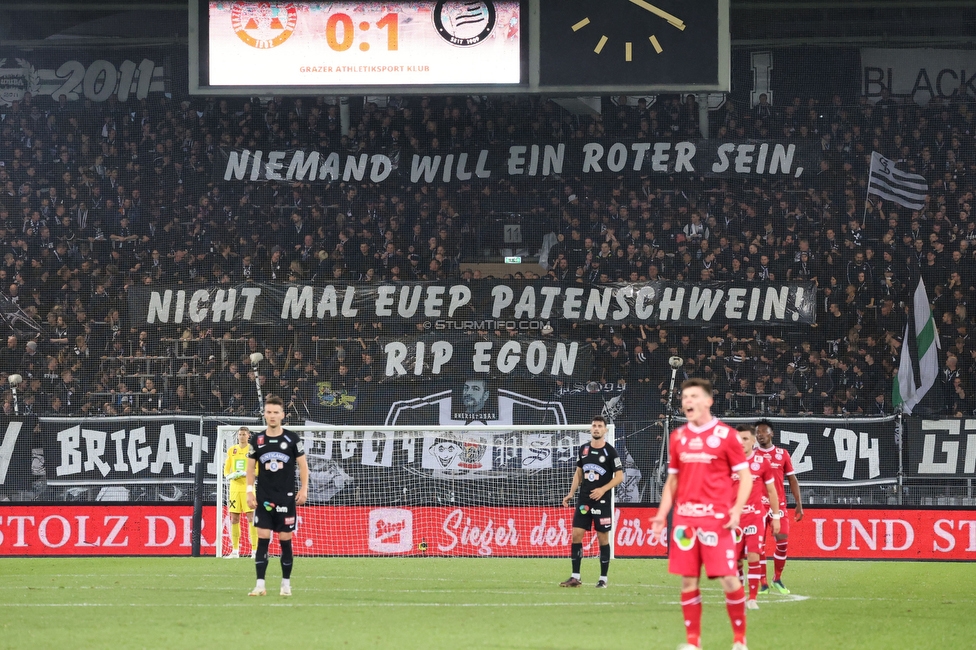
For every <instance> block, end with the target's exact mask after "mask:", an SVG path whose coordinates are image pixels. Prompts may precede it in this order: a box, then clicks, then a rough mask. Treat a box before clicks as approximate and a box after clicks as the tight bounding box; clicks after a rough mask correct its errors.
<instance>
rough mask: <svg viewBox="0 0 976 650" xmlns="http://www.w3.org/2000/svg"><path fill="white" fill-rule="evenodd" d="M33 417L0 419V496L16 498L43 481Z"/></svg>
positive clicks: (41, 451)
mask: <svg viewBox="0 0 976 650" xmlns="http://www.w3.org/2000/svg"><path fill="white" fill-rule="evenodd" d="M36 426H37V418H35V417H13V418H11V417H3V418H0V495H3V496H6V497H7V498H11V499H16V497H17V493H18V492H32V491H33V489H34V484H35V482H37V481H39V480H43V479H44V445H43V443H42V442H41V437H40V436H39V435H37V433H36V431H35V427H36Z"/></svg>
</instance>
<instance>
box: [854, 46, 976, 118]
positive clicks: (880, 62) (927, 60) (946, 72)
mask: <svg viewBox="0 0 976 650" xmlns="http://www.w3.org/2000/svg"><path fill="white" fill-rule="evenodd" d="M885 88H887V89H888V91H889V92H890V93H891V96H892V97H893V98H897V99H907V100H914V101H915V103H917V104H919V105H921V106H925V105H926V104H928V103H929V102H930V101H932V99H935V98H941V97H949V96H950V95H952V94H953V93H954V92H955V91H956V90H958V91H959V92H960V93H961V94H964V95H969V96H970V97H976V50H943V49H935V48H910V49H894V48H870V47H865V48H861V92H862V93H863V94H864V96H865V97H867V98H868V100H869V101H871V102H876V101H878V100H879V99H881V91H882V89H885Z"/></svg>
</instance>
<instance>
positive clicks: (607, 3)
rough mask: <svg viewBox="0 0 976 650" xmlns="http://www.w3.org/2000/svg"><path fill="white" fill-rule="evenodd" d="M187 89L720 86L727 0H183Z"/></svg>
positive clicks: (725, 78) (724, 83)
mask: <svg viewBox="0 0 976 650" xmlns="http://www.w3.org/2000/svg"><path fill="white" fill-rule="evenodd" d="M189 7H190V92H191V93H195V94H215V95H220V94H223V95H235V94H275V93H286V94H321V93H323V92H324V93H329V94H361V93H369V94H376V93H390V94H399V93H438V92H456V93H491V92H494V93H506V92H519V93H524V92H545V93H565V94H571V93H589V94H599V93H602V92H614V93H616V92H621V93H644V94H646V93H650V92H665V91H672V92H674V91H687V92H710V91H716V90H725V91H727V90H728V89H729V76H730V75H729V32H728V0H654V2H653V3H652V2H649V1H648V0H419V1H414V2H407V1H402V0H401V1H399V2H398V1H392V2H387V1H379V0H358V1H353V0H340V1H339V2H308V1H304V2H303V1H301V0H299V1H292V2H284V1H279V2H253V1H249V0H190V3H189Z"/></svg>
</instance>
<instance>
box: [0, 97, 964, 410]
mask: <svg viewBox="0 0 976 650" xmlns="http://www.w3.org/2000/svg"><path fill="white" fill-rule="evenodd" d="M604 106H605V107H606V108H605V110H604V112H603V115H602V116H599V115H598V116H580V115H572V114H570V113H568V112H566V111H565V110H563V109H562V108H560V107H559V106H557V105H556V104H555V103H553V102H551V101H546V100H545V99H544V98H537V97H504V98H492V97H488V98H485V97H482V98H474V97H461V98H458V97H436V98H435V97H430V98H426V97H425V98H419V97H418V98H402V99H398V98H391V99H390V101H389V103H388V104H386V105H385V106H378V105H377V104H375V103H372V102H369V101H366V102H363V103H362V105H357V106H354V107H353V111H352V112H353V121H352V124H353V126H352V127H351V128H350V129H349V130H348V131H347V132H345V133H343V132H342V129H341V128H340V116H339V107H338V106H337V105H335V104H331V103H329V102H328V101H327V100H326V99H323V98H294V99H289V98H276V99H274V100H271V101H267V100H258V99H243V98H242V99H238V100H232V99H202V98H199V99H198V98H193V99H187V100H184V101H178V100H171V99H167V98H166V97H164V96H162V95H153V96H151V97H150V98H149V99H146V100H142V101H135V100H132V101H130V102H129V103H126V104H122V103H119V102H118V101H116V99H115V97H114V96H112V97H110V98H109V101H108V102H105V103H102V104H93V103H91V102H88V101H80V102H68V101H67V100H66V99H65V98H63V97H62V98H59V99H58V101H53V100H51V99H50V98H46V97H45V98H31V97H30V96H29V95H28V96H27V97H25V99H24V100H23V101H21V102H15V103H14V104H13V105H12V106H10V107H6V108H4V109H3V110H2V113H3V115H2V117H3V119H2V122H0V250H2V260H0V287H2V292H3V294H4V295H5V297H6V298H7V299H8V300H9V301H11V302H12V303H16V305H17V306H19V308H20V309H22V310H24V311H26V312H27V313H28V314H29V315H30V316H32V317H33V318H34V319H36V321H37V322H38V323H40V324H41V325H42V327H43V328H44V329H45V332H44V334H42V335H38V336H26V337H25V336H20V337H18V336H10V338H9V339H8V341H7V345H6V347H5V348H3V349H2V350H0V371H3V372H2V374H0V381H2V384H0V389H2V390H3V406H2V408H3V410H4V412H5V413H10V412H12V409H13V395H12V393H11V391H10V387H9V385H8V383H7V375H9V374H12V373H20V374H22V375H23V376H24V378H25V383H24V385H22V386H21V387H20V390H18V399H19V401H18V405H17V406H18V408H20V409H21V410H22V411H24V410H26V411H28V412H35V413H61V414H91V415H96V414H116V413H118V414H123V413H143V412H201V411H207V412H234V413H244V412H251V411H252V410H253V408H254V407H255V406H256V399H257V396H256V390H255V389H254V381H255V377H254V375H253V371H251V370H250V363H249V362H248V360H247V359H248V356H249V355H250V354H251V353H252V352H261V353H262V354H263V355H264V357H265V361H264V362H263V366H262V368H263V369H259V370H258V373H257V374H258V376H259V377H258V379H257V381H259V382H262V383H263V384H264V389H265V390H266V391H267V390H273V391H275V392H283V393H285V394H286V395H288V394H291V395H298V394H299V393H301V391H302V390H307V388H302V387H303V386H305V387H307V386H310V385H312V384H313V383H314V382H316V381H318V380H319V379H320V378H326V377H327V378H329V379H330V381H333V382H335V385H336V386H347V385H349V386H352V385H355V384H356V383H357V382H371V381H377V380H378V377H374V376H373V371H372V367H373V365H372V364H373V363H374V362H376V363H380V362H381V360H380V359H379V358H378V356H379V354H380V352H379V350H378V349H377V348H376V347H375V344H373V343H371V341H372V340H373V339H375V337H376V335H377V333H378V332H377V331H376V326H375V325H373V324H362V325H358V324H357V325H356V326H355V328H354V329H352V330H350V331H344V330H340V329H338V328H337V327H336V326H333V325H332V324H330V323H322V324H321V326H320V327H319V328H316V329H315V331H314V332H308V331H305V332H296V331H294V330H290V329H289V330H288V331H285V330H284V329H282V330H280V331H276V330H273V329H268V330H249V331H244V330H240V329H239V328H237V327H233V326H231V325H228V326H227V327H225V328H224V329H217V330H216V331H215V330H212V329H206V328H202V327H190V328H187V329H176V328H169V329H167V328H159V329H147V328H146V327H145V326H142V327H138V326H132V325H130V323H128V322H127V318H126V309H125V306H126V293H127V291H128V288H129V287H131V286H132V285H134V284H142V285H154V286H155V285H160V286H166V287H169V286H175V285H193V284H201V283H203V284H209V283H236V282H253V281H261V282H271V283H287V282H302V283H312V284H314V283H322V282H325V281H329V282H335V281H338V282H343V281H362V282H373V281H379V280H393V281H396V280H402V281H415V280H440V279H448V278H451V279H460V280H463V281H470V282H477V281H478V280H479V278H481V277H482V274H481V272H479V271H477V270H474V271H472V270H470V268H469V267H470V266H471V264H472V263H473V262H477V261H480V256H481V255H482V254H483V247H484V245H485V242H488V241H490V240H491V235H490V233H487V232H486V228H487V227H488V226H487V225H486V224H490V223H491V220H492V217H494V216H496V215H508V216H509V217H511V215H520V217H519V218H520V219H521V220H522V223H524V224H526V226H527V228H528V231H529V232H530V233H532V234H531V237H530V241H529V242H528V244H527V245H529V246H531V247H533V248H534V249H542V250H541V252H542V253H544V259H545V260H546V265H545V267H539V268H538V272H537V273H527V274H525V277H527V278H533V277H542V278H548V279H551V280H554V281H557V282H563V283H567V282H568V283H578V282H581V283H589V282H613V281H630V282H643V281H645V280H653V279H656V278H670V279H684V280H691V281H708V280H738V281H742V282H759V283H761V282H781V281H811V282H815V283H816V284H817V286H818V287H819V290H818V298H817V300H818V318H817V324H816V325H815V326H813V327H804V328H799V329H796V330H791V331H785V330H776V331H772V330H769V329H763V328H761V327H760V328H758V329H757V328H752V327H750V328H741V327H738V326H735V327H725V328H724V329H721V330H714V331H707V330H706V332H705V333H706V334H707V336H705V337H702V335H701V332H702V331H701V330H699V329H695V330H694V331H682V330H680V329H675V328H660V327H651V326H641V327H623V328H618V329H617V330H616V331H612V330H610V329H609V328H608V327H604V326H597V327H594V328H591V329H586V328H584V331H573V330H567V329H564V328H560V327H558V326H557V331H556V332H555V333H554V334H551V335H554V336H573V337H575V338H581V339H585V340H589V341H590V342H591V343H592V345H593V347H594V348H595V351H596V358H597V364H596V366H595V370H594V376H593V377H592V379H593V380H594V381H597V382H599V383H602V384H613V385H615V386H617V387H623V386H625V385H627V386H631V387H633V386H638V387H640V388H642V389H645V390H649V391H650V392H651V394H652V395H657V394H660V395H662V398H661V399H663V395H664V393H666V390H667V382H668V379H669V377H670V373H669V369H668V366H667V361H666V360H667V358H668V357H669V356H671V355H674V354H676V355H679V356H681V357H682V358H683V359H684V361H685V365H684V366H683V368H682V369H681V373H680V374H681V375H682V376H685V375H687V376H706V377H709V378H711V379H713V380H714V382H715V385H716V387H717V398H718V402H719V410H723V411H727V412H736V413H754V412H763V413H816V414H861V413H864V414H878V413H890V412H891V410H892V406H891V400H890V392H891V390H890V389H891V382H892V376H893V374H894V372H895V370H896V367H897V359H898V355H899V351H900V348H901V345H902V341H901V339H902V333H903V329H904V323H905V300H906V294H907V287H908V286H909V283H910V281H911V279H912V278H913V277H914V274H916V273H918V274H920V275H921V277H922V278H923V279H924V282H925V285H926V287H927V288H928V291H929V298H930V300H931V302H932V303H933V305H934V312H935V316H936V320H937V322H938V324H939V334H940V337H941V346H942V352H943V370H942V374H941V384H940V386H941V387H940V391H941V392H940V398H939V399H940V400H941V401H940V403H939V406H938V410H940V411H942V412H946V413H950V414H963V415H970V414H972V413H973V412H974V409H976V396H974V395H973V394H972V393H973V388H974V387H976V386H974V384H973V381H974V379H976V346H974V345H973V343H972V341H971V339H970V329H971V328H972V326H973V318H974V316H976V310H974V309H972V308H971V307H970V303H971V302H972V300H973V297H974V293H973V292H974V291H976V263H974V262H976V260H974V255H976V246H974V243H976V220H974V219H973V218H972V215H971V207H972V203H973V191H972V185H973V181H972V179H971V178H970V177H969V173H970V172H971V171H972V170H974V169H976V167H974V165H976V147H974V145H976V142H974V136H976V128H974V115H976V112H974V111H976V108H974V103H973V101H972V98H970V97H967V96H954V97H952V98H950V99H948V100H945V101H938V100H936V101H933V102H931V103H929V104H928V105H927V106H924V107H922V106H916V105H914V104H903V103H896V102H894V101H892V100H891V99H890V98H888V97H884V98H882V99H881V100H880V101H878V102H877V103H874V104H871V103H868V102H866V101H854V102H845V101H844V100H843V99H842V98H841V97H839V96H834V97H832V98H830V99H829V100H827V101H823V102H821V101H818V100H817V99H815V98H801V97H796V98H792V99H791V100H789V101H786V102H785V103H783V104H781V105H780V104H778V105H776V106H773V105H770V104H769V103H768V102H767V101H766V98H765V96H763V97H761V98H760V102H759V104H758V105H757V106H755V107H752V108H749V107H748V106H742V105H738V104H737V103H735V102H733V101H731V100H730V101H727V102H726V103H725V105H724V106H723V107H722V108H720V109H719V110H718V111H713V112H712V113H711V116H710V125H711V127H710V133H709V134H707V135H710V136H712V137H719V138H723V139H745V138H762V139H769V140H775V141H780V142H785V141H790V142H807V143H809V144H811V145H813V146H814V147H815V148H816V149H817V150H819V151H820V153H821V159H820V161H819V169H816V170H813V171H809V170H808V172H807V173H805V174H803V175H802V176H801V177H799V178H793V179H790V180H788V181H778V182H775V183H771V182H769V181H767V180H761V179H758V178H757V179H753V178H743V179H736V180H732V179H720V178H704V177H702V176H700V175H689V174H674V173H672V174H656V175H647V174H643V175H642V174H639V173H636V172H632V173H629V174H627V173H622V174H620V175H616V176H614V175H594V176H592V177H589V176H588V177H581V176H580V175H574V174H572V173H567V174H565V175H562V176H554V177H548V178H504V179H501V180H499V179H496V178H491V179H487V180H485V181H479V180H478V179H472V180H471V181H465V182H456V183H453V184H432V185H425V184H414V185H411V184H410V182H409V177H407V176H402V175H400V174H399V173H395V174H394V175H393V177H392V178H391V179H390V180H388V181H385V182H384V183H383V184H382V185H372V184H370V183H368V182H365V183H357V182H342V181H340V180H335V181H332V182H316V183H314V184H310V183H297V184H285V183H258V182H250V181H244V182H241V181H236V182H234V183H228V182H224V181H223V178H222V173H221V172H222V170H223V164H224V163H223V161H222V159H221V157H220V149H221V148H225V149H233V148H238V149H240V148H248V149H251V150H254V149H264V150H269V149H275V148H277V149H287V148H317V149H319V150H335V151H339V152H348V153H377V152H384V153H387V154H388V155H390V157H391V158H392V159H393V160H394V161H402V165H401V167H402V168H405V169H409V162H408V161H409V160H410V156H412V154H413V153H415V152H417V153H425V154H426V153H430V152H438V151H440V152H450V151H454V150H468V151H470V150H472V149H476V148H480V147H483V146H489V147H491V146H495V145H504V144H507V143H509V142H513V143H514V142H518V143H525V142H533V143H551V142H567V143H574V142H575V143H583V142H587V141H599V140H606V139H622V138H623V139H626V138H635V139H668V138H687V137H695V136H698V135H702V134H700V133H699V130H700V126H699V124H698V107H697V105H696V104H695V100H694V98H693V97H691V96H689V97H688V98H686V99H683V98H681V97H665V96H661V97H659V98H658V99H657V101H656V102H652V103H650V104H648V102H646V101H645V100H640V102H638V103H637V104H636V105H628V103H626V102H618V101H615V100H614V101H611V100H608V99H605V100H604ZM872 151H878V152H880V153H882V154H883V155H885V156H887V157H890V158H892V159H895V160H899V161H903V167H904V169H906V170H910V171H915V172H917V173H920V174H922V175H924V176H925V177H926V179H927V181H928V183H929V187H930V190H929V197H928V204H927V207H926V208H925V209H924V210H920V211H911V210H908V209H905V208H903V207H901V206H899V205H897V204H894V203H891V202H889V201H881V200H878V199H877V197H867V196H866V184H867V175H868V164H869V160H870V154H871V152H872ZM215 172H216V173H215ZM550 232H551V233H554V234H555V241H550V242H549V243H550V244H551V245H547V246H546V247H545V248H543V246H542V243H543V239H542V235H544V234H546V233H550ZM970 311H974V314H970V313H969V312H970ZM502 334H504V333H502ZM512 335H515V334H514V333H513V334H512ZM656 399H657V398H656V397H655V398H654V400H656ZM652 401H653V400H652Z"/></svg>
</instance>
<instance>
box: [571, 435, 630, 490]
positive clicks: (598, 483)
mask: <svg viewBox="0 0 976 650" xmlns="http://www.w3.org/2000/svg"><path fill="white" fill-rule="evenodd" d="M576 466H577V467H579V468H580V469H581V470H583V481H582V482H581V483H580V490H579V502H580V503H589V501H590V492H592V491H593V490H595V489H596V488H601V487H603V486H604V485H606V484H607V483H609V482H610V481H612V480H613V475H614V473H616V472H621V471H623V469H624V465H623V463H622V462H620V456H619V455H618V454H617V450H616V449H614V448H613V445H610V444H605V445H603V446H602V447H600V448H596V447H593V446H592V445H591V444H590V443H586V444H585V445H581V446H580V448H579V451H578V453H577V454H576Z"/></svg>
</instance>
